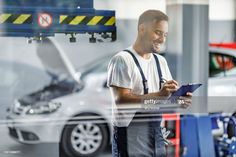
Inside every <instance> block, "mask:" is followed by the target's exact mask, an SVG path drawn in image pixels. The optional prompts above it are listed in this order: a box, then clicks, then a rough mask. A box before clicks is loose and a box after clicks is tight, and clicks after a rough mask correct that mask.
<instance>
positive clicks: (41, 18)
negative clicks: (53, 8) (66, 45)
mask: <svg viewBox="0 0 236 157" xmlns="http://www.w3.org/2000/svg"><path fill="white" fill-rule="evenodd" d="M38 24H39V26H40V27H43V28H47V27H50V26H51V25H52V16H51V15H50V14H48V13H41V14H39V15H38Z"/></svg>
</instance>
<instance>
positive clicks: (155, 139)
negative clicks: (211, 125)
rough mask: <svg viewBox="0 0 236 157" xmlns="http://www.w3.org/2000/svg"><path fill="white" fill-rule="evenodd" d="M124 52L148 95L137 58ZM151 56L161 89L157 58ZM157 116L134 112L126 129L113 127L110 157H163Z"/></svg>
mask: <svg viewBox="0 0 236 157" xmlns="http://www.w3.org/2000/svg"><path fill="white" fill-rule="evenodd" d="M124 51H126V52H128V53H129V54H130V55H131V56H132V57H133V60H134V62H135V64H136V66H137V67H138V69H139V71H140V74H141V77H142V80H143V88H144V94H148V87H147V80H146V78H145V76H144V73H143V70H142V68H141V66H140V64H139V62H138V60H137V58H136V57H135V55H134V54H133V53H132V52H131V51H129V50H124ZM153 56H154V58H155V61H156V65H157V70H158V75H159V80H160V82H159V87H160V89H161V83H163V79H162V72H161V68H160V63H159V60H158V58H157V56H156V55H155V54H153ZM159 114H160V113H157V112H154V111H151V112H148V113H147V112H136V113H135V115H134V118H133V119H132V121H131V122H130V124H129V126H128V127H117V126H113V139H112V156H113V157H165V156H166V150H165V143H164V139H163V135H162V132H161V127H160V123H161V116H160V115H159ZM153 115H154V116H153ZM157 119H158V120H157Z"/></svg>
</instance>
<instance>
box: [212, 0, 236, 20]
mask: <svg viewBox="0 0 236 157" xmlns="http://www.w3.org/2000/svg"><path fill="white" fill-rule="evenodd" d="M209 10H210V12H209V18H210V20H235V19H236V0H210V5H209Z"/></svg>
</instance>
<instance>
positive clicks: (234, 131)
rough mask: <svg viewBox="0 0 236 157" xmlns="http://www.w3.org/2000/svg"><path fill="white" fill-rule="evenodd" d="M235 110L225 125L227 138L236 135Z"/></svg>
mask: <svg viewBox="0 0 236 157" xmlns="http://www.w3.org/2000/svg"><path fill="white" fill-rule="evenodd" d="M235 125H236V112H234V113H233V114H232V118H230V120H229V123H228V125H227V134H228V137H229V138H232V137H233V136H234V137H235V136H236V126H235Z"/></svg>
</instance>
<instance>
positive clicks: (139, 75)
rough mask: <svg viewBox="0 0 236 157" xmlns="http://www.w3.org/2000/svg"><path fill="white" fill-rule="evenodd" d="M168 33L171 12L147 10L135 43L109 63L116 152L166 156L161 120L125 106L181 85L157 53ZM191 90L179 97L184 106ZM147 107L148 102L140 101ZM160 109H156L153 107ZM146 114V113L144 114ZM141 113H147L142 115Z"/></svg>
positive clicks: (125, 156) (120, 156)
mask: <svg viewBox="0 0 236 157" xmlns="http://www.w3.org/2000/svg"><path fill="white" fill-rule="evenodd" d="M167 33H168V16H167V15H165V14H164V13H162V12H161V11H158V10H147V11H145V12H144V13H143V14H142V15H141V16H140V17H139V21H138V36H137V38H136V41H135V43H134V44H133V45H132V46H131V47H129V48H127V49H126V50H123V51H121V52H119V53H117V54H116V55H115V56H114V57H113V58H112V59H111V61H110V63H109V66H108V86H109V87H110V89H111V92H112V96H113V98H114V104H113V108H112V109H113V110H112V111H113V117H114V118H113V126H114V131H113V156H114V157H161V156H165V145H164V139H163V136H162V132H161V127H160V121H161V120H157V119H155V118H156V117H158V118H160V116H156V117H154V118H153V117H151V116H150V115H147V116H146V115H145V114H146V113H147V112H145V113H144V112H142V109H140V110H138V109H134V110H124V109H122V108H125V106H127V105H128V106H132V105H133V106H135V105H136V104H141V103H143V102H144V101H145V100H150V99H155V100H165V99H166V98H168V97H169V96H170V95H171V93H173V92H175V91H176V90H177V89H178V82H177V81H175V80H173V79H172V77H171V74H170V71H169V68H168V65H167V62H166V60H165V58H164V57H162V56H160V55H158V54H157V53H159V52H160V50H161V46H162V44H163V43H164V42H165V41H166V37H167ZM191 97H192V93H187V96H185V97H180V98H179V99H180V100H181V102H182V103H181V105H182V107H185V108H186V107H188V106H189V105H190V104H191ZM141 106H143V107H144V108H145V104H143V105H141ZM150 113H151V114H152V115H153V113H156V114H158V113H157V111H155V112H154V111H150ZM145 116H146V117H145ZM139 117H144V120H143V119H140V118H139Z"/></svg>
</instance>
